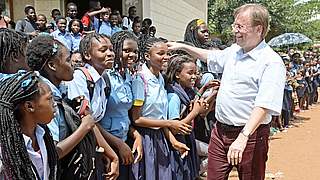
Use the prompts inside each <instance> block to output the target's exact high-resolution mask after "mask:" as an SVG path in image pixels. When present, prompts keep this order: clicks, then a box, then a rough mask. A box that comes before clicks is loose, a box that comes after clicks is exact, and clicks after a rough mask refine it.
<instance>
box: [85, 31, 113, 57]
mask: <svg viewBox="0 0 320 180" xmlns="http://www.w3.org/2000/svg"><path fill="white" fill-rule="evenodd" d="M100 38H102V39H108V40H110V37H109V36H107V35H105V34H98V33H96V32H93V33H90V34H88V35H86V36H85V37H84V38H82V39H81V41H80V45H79V51H80V53H81V56H82V59H83V61H84V62H88V59H86V55H87V54H88V53H89V51H90V49H91V48H92V41H93V40H94V39H96V40H97V41H98V42H100ZM110 41H111V40H110Z"/></svg>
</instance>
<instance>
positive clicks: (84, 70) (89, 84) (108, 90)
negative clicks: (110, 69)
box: [76, 67, 111, 101]
mask: <svg viewBox="0 0 320 180" xmlns="http://www.w3.org/2000/svg"><path fill="white" fill-rule="evenodd" d="M76 69H78V70H80V71H81V72H82V73H83V74H84V75H85V76H86V79H87V88H88V90H89V96H90V101H91V99H92V97H93V91H94V87H95V83H94V82H93V79H92V77H91V75H90V73H89V71H88V69H87V68H85V67H78V68H76ZM101 77H102V78H103V80H104V81H105V83H106V88H105V89H104V93H105V95H106V98H107V99H108V98H109V96H110V93H111V83H110V78H109V76H108V74H107V73H106V72H104V73H102V75H101Z"/></svg>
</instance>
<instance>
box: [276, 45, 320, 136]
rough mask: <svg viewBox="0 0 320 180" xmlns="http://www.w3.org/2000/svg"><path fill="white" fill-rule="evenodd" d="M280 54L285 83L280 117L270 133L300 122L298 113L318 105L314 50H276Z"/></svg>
mask: <svg viewBox="0 0 320 180" xmlns="http://www.w3.org/2000/svg"><path fill="white" fill-rule="evenodd" d="M279 54H280V55H281V57H282V59H283V61H284V63H285V65H286V68H287V81H286V86H285V89H284V98H283V106H282V114H281V116H280V117H277V116H275V117H273V121H274V123H273V127H272V128H271V133H272V134H275V133H277V132H287V131H288V128H289V127H292V125H293V122H295V120H298V119H299V118H298V117H297V114H298V113H299V112H303V111H305V110H309V109H310V106H311V107H312V106H313V105H316V104H317V103H318V87H319V84H320V76H319V75H320V59H319V58H320V55H319V51H318V49H317V48H313V47H310V48H307V49H305V50H299V49H296V48H290V49H289V50H288V51H287V52H285V51H279ZM299 122H301V121H299Z"/></svg>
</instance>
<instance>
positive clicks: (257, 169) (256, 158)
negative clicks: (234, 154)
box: [207, 122, 270, 180]
mask: <svg viewBox="0 0 320 180" xmlns="http://www.w3.org/2000/svg"><path fill="white" fill-rule="evenodd" d="M242 128H243V127H236V126H230V125H225V124H222V123H220V122H217V124H216V128H214V129H213V130H212V133H211V139H210V143H209V149H208V178H207V180H227V179H228V176H229V173H230V171H231V170H232V168H233V166H232V165H231V164H229V163H228V160H227V153H228V150H229V146H230V145H231V144H232V142H233V141H235V139H236V138H237V137H238V135H239V133H240V132H241V130H242ZM269 133H270V126H269V125H260V126H259V127H258V128H257V130H256V131H255V132H254V133H253V134H252V135H251V136H250V138H249V140H248V143H247V146H246V148H245V150H244V152H243V157H242V161H241V163H240V164H238V165H237V166H236V168H237V170H238V174H239V179H240V180H264V176H265V169H266V162H267V159H268V155H267V154H268V149H269V145H268V138H269Z"/></svg>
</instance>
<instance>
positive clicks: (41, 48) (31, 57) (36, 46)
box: [26, 35, 65, 78]
mask: <svg viewBox="0 0 320 180" xmlns="http://www.w3.org/2000/svg"><path fill="white" fill-rule="evenodd" d="M62 47H65V46H64V45H63V44H62V43H61V42H59V41H57V40H55V39H54V38H53V37H52V36H47V35H44V36H38V37H36V38H34V39H33V40H32V41H31V42H30V43H29V44H28V46H27V53H26V56H27V63H28V66H29V67H30V68H31V69H32V70H34V71H39V72H40V74H41V75H42V76H43V77H45V78H48V73H47V72H46V71H45V70H44V69H45V68H44V67H45V66H46V64H47V62H49V61H50V60H53V59H55V58H56V59H58V58H59V57H60V56H61V51H60V50H61V49H62Z"/></svg>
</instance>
